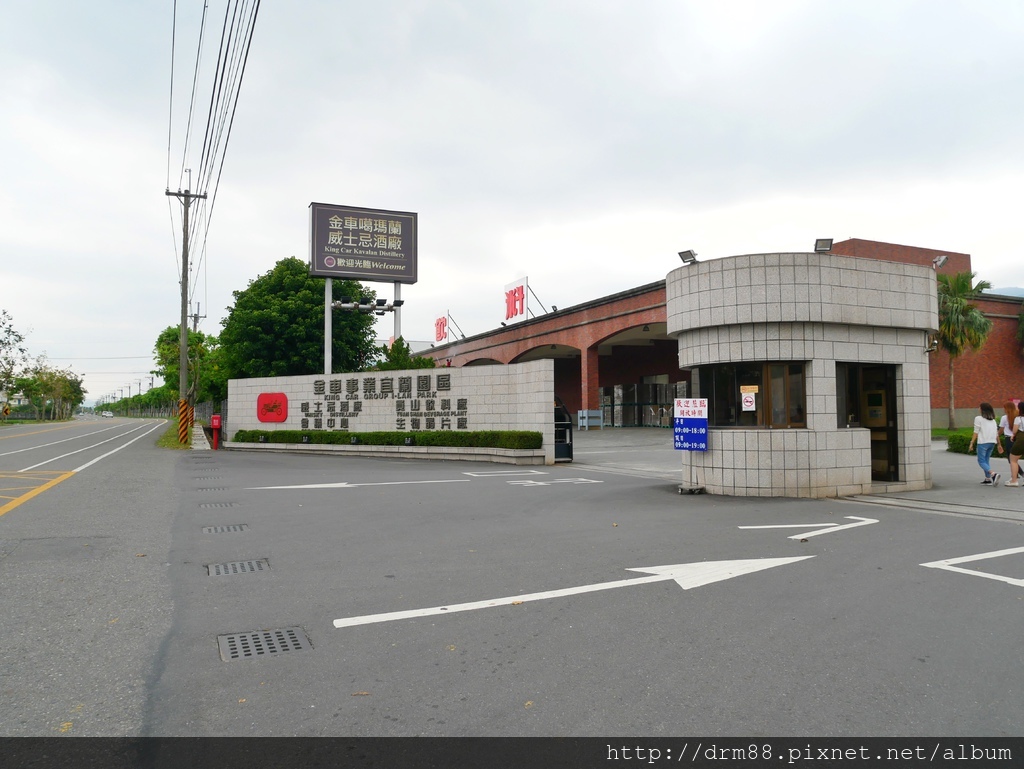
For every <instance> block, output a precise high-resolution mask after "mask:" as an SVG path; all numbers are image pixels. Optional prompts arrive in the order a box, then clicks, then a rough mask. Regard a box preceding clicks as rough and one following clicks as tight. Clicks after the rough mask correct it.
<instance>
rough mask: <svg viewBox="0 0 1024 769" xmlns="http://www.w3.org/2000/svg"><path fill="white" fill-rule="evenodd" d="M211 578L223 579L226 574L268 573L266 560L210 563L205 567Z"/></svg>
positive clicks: (268, 565)
mask: <svg viewBox="0 0 1024 769" xmlns="http://www.w3.org/2000/svg"><path fill="white" fill-rule="evenodd" d="M206 568H207V569H209V571H210V576H211V577H223V576H225V575H227V574H252V573H254V572H258V571H270V564H269V563H268V562H267V559H266V558H260V559H259V560H258V561H235V562H233V563H211V564H209V565H208V566H207V567H206Z"/></svg>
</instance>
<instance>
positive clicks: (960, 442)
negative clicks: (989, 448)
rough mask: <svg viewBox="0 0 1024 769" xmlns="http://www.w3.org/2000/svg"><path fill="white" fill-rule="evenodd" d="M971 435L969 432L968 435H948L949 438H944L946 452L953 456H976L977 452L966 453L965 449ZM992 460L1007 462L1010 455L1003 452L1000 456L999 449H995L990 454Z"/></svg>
mask: <svg viewBox="0 0 1024 769" xmlns="http://www.w3.org/2000/svg"><path fill="white" fill-rule="evenodd" d="M972 435H973V432H970V433H950V434H949V436H948V437H947V438H946V451H952V452H953V453H954V454H970V455H971V456H972V457H973V456H977V454H978V452H977V451H968V450H967V447H968V446H970V445H971V436H972ZM1000 440H1002V439H1001V438H1000ZM992 459H993V460H995V459H1005V460H1009V459H1010V454H1009V452H1007V451H1004V452H1003V453H1002V454H1000V453H999V448H998V447H996V450H995V451H993V452H992Z"/></svg>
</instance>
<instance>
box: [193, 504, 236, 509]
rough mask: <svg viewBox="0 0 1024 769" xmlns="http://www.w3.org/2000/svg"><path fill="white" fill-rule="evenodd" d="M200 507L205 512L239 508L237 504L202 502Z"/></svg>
mask: <svg viewBox="0 0 1024 769" xmlns="http://www.w3.org/2000/svg"><path fill="white" fill-rule="evenodd" d="M199 506H200V507H201V508H203V509H205V510H209V509H211V508H219V507H238V503H237V502H200V503H199Z"/></svg>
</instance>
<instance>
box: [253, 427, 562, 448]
mask: <svg viewBox="0 0 1024 769" xmlns="http://www.w3.org/2000/svg"><path fill="white" fill-rule="evenodd" d="M410 437H411V438H412V439H413V445H415V446H453V447H461V448H489V449H539V448H540V447H541V446H542V445H543V443H544V436H543V435H542V434H541V433H539V432H536V431H533V430H476V431H459V432H456V431H454V430H425V431H422V432H419V431H417V432H406V431H394V432H384V431H380V432H368V433H353V432H349V431H347V430H333V431H329V432H328V431H324V430H239V431H238V432H236V433H235V438H234V440H235V442H237V443H317V444H337V445H343V444H344V445H347V444H350V443H351V442H352V439H353V438H357V439H358V441H359V443H360V444H361V445H364V446H405V445H406V443H405V441H406V438H410ZM304 438H305V440H303V439H304Z"/></svg>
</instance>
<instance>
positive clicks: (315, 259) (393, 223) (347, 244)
mask: <svg viewBox="0 0 1024 769" xmlns="http://www.w3.org/2000/svg"><path fill="white" fill-rule="evenodd" d="M416 235H417V231H416V214H414V213H409V212H407V211H382V210H378V209H372V208H355V207H353V206H331V205H326V204H324V203H310V204H309V274H310V275H317V276H320V277H323V278H352V279H355V280H365V281H370V282H373V281H378V282H386V283H415V282H416V279H417V275H416V267H417V264H416Z"/></svg>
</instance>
